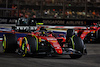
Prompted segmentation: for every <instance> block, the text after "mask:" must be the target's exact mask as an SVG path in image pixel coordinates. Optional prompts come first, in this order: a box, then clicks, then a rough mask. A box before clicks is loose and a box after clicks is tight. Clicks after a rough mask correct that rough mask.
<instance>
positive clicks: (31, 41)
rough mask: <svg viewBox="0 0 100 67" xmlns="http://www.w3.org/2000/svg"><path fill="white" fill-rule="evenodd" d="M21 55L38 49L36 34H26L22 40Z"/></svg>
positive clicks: (32, 52) (26, 54)
mask: <svg viewBox="0 0 100 67" xmlns="http://www.w3.org/2000/svg"><path fill="white" fill-rule="evenodd" d="M22 51H23V53H22V56H23V57H25V56H28V55H30V54H34V53H36V52H37V51H38V39H37V37H36V36H31V35H27V36H26V37H24V39H23V41H22Z"/></svg>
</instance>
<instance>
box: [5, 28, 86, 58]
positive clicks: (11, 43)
mask: <svg viewBox="0 0 100 67" xmlns="http://www.w3.org/2000/svg"><path fill="white" fill-rule="evenodd" d="M3 49H4V52H15V51H17V52H18V53H19V54H21V55H22V56H26V55H33V54H46V55H52V54H59V55H63V54H64V55H70V57H71V58H80V57H81V56H82V55H83V54H86V53H87V51H86V48H85V45H84V42H83V41H82V39H81V38H80V37H77V36H75V35H74V30H72V29H69V30H68V31H67V35H66V38H64V37H55V36H54V35H53V34H52V32H47V30H45V29H43V28H42V29H40V30H38V31H34V32H32V33H27V34H26V36H24V37H23V36H20V37H18V36H17V34H16V32H15V33H13V34H4V35H3ZM16 49H17V50H16Z"/></svg>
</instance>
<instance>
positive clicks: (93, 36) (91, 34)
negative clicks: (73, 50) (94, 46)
mask: <svg viewBox="0 0 100 67" xmlns="http://www.w3.org/2000/svg"><path fill="white" fill-rule="evenodd" d="M76 31H77V35H78V36H79V37H80V38H81V39H82V40H84V42H88V43H89V42H95V43H97V42H99V40H100V27H99V25H97V23H93V25H91V26H89V27H87V28H86V29H77V30H76Z"/></svg>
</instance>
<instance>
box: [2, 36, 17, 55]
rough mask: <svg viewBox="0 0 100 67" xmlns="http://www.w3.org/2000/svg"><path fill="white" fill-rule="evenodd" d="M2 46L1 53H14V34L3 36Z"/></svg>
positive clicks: (15, 38)
mask: <svg viewBox="0 0 100 67" xmlns="http://www.w3.org/2000/svg"><path fill="white" fill-rule="evenodd" d="M2 44H3V52H5V53H8V52H15V51H16V49H17V48H18V45H17V36H16V35H15V34H4V35H3V41H2Z"/></svg>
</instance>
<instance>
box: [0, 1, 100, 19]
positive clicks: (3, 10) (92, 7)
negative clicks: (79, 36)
mask: <svg viewBox="0 0 100 67" xmlns="http://www.w3.org/2000/svg"><path fill="white" fill-rule="evenodd" d="M21 16H23V17H25V18H57V19H100V0H0V17H14V18H16V17H21Z"/></svg>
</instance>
